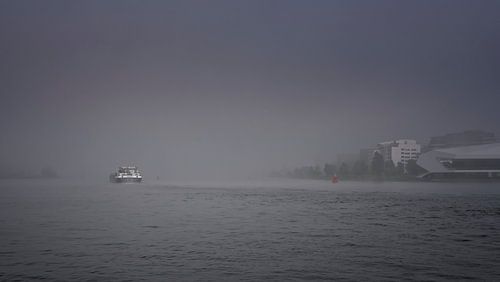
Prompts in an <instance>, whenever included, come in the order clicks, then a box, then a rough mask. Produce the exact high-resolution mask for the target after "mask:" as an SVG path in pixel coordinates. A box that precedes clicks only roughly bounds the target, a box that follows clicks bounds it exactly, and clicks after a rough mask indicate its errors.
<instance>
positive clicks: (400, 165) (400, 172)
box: [396, 162, 405, 175]
mask: <svg viewBox="0 0 500 282" xmlns="http://www.w3.org/2000/svg"><path fill="white" fill-rule="evenodd" d="M396 173H397V175H404V174H405V166H404V164H403V163H402V162H399V163H398V166H397V167H396Z"/></svg>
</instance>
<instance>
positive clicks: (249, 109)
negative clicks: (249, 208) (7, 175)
mask: <svg viewBox="0 0 500 282" xmlns="http://www.w3.org/2000/svg"><path fill="white" fill-rule="evenodd" d="M499 14H500V1H454V0H453V1H193V2H191V1H78V2H77V1H1V2H0V62H1V63H0V95H1V96H0V98H1V103H0V130H1V132H2V134H1V137H0V138H1V139H0V165H4V166H20V167H33V168H39V167H42V166H45V165H50V166H53V167H54V168H55V169H56V170H58V171H59V172H60V173H61V174H63V175H73V176H74V175H79V174H84V175H88V176H92V175H97V176H101V175H107V174H109V173H110V172H112V170H114V169H115V168H116V167H117V166H118V165H121V164H134V165H138V166H140V167H141V168H143V170H144V173H145V175H146V176H149V177H155V176H156V175H159V176H161V177H162V178H199V177H223V176H228V175H230V176H234V175H238V176H244V175H253V174H256V173H261V172H263V171H266V170H269V169H272V168H278V169H279V168H282V167H292V166H295V165H305V164H316V163H318V164H321V163H324V162H326V161H331V160H335V156H336V154H337V153H346V152H356V151H357V150H358V149H359V148H363V147H369V146H370V145H373V144H375V143H377V142H380V141H385V140H390V139H395V138H412V139H417V140H418V141H420V142H422V143H425V142H427V141H428V138H429V137H430V136H433V135H440V134H444V133H448V132H454V131H462V130H466V129H484V130H490V131H494V132H496V133H497V134H498V133H499V132H500V123H499V122H498V121H499V120H500V111H499V104H500V91H499V90H500V79H499V78H500V52H499V50H500V17H499V16H498V15H499Z"/></svg>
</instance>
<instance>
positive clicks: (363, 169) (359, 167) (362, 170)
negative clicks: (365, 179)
mask: <svg viewBox="0 0 500 282" xmlns="http://www.w3.org/2000/svg"><path fill="white" fill-rule="evenodd" d="M351 173H352V174H353V175H355V176H363V175H366V174H368V166H367V165H366V163H364V162H362V161H357V162H356V163H354V166H353V167H352V170H351Z"/></svg>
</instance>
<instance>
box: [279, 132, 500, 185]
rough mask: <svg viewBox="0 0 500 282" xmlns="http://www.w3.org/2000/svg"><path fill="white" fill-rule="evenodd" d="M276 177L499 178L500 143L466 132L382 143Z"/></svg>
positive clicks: (492, 137)
mask: <svg viewBox="0 0 500 282" xmlns="http://www.w3.org/2000/svg"><path fill="white" fill-rule="evenodd" d="M272 175H273V176H280V177H283V176H285V177H292V178H317V179H320V178H330V177H332V176H339V177H340V178H343V179H388V180H415V179H417V177H419V178H420V179H429V180H432V179H450V178H451V179H455V178H456V179H461V178H474V179H500V143H498V139H497V138H496V136H495V134H494V133H492V132H488V131H482V130H467V131H463V132H457V133H449V134H445V135H442V136H434V137H431V138H430V140H429V142H428V143H427V144H426V145H421V144H419V143H418V142H417V141H416V140H413V139H397V140H390V141H383V142H380V143H378V144H375V145H373V146H370V147H368V148H362V149H360V150H359V153H357V154H355V153H353V154H349V153H341V154H338V155H337V160H336V162H332V163H326V164H324V165H323V166H319V165H315V166H303V167H298V168H294V169H292V170H281V171H275V172H273V173H272Z"/></svg>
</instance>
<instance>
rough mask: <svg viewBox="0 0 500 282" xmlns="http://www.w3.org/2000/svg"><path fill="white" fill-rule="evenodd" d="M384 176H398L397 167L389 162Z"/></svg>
mask: <svg viewBox="0 0 500 282" xmlns="http://www.w3.org/2000/svg"><path fill="white" fill-rule="evenodd" d="M384 174H385V175H388V176H394V175H395V174H396V167H395V166H394V163H393V162H392V161H391V160H387V161H385V163H384Z"/></svg>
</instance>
